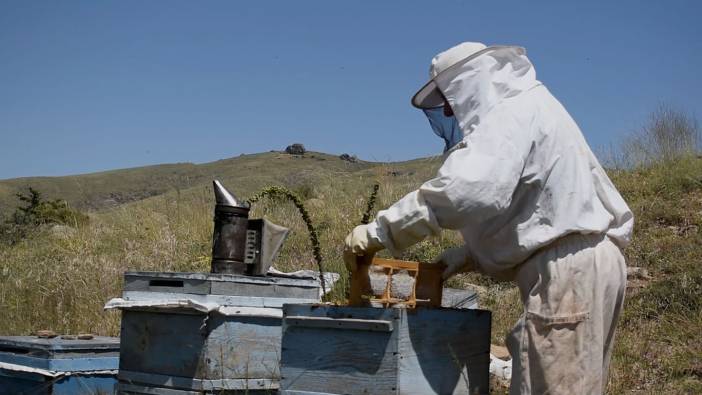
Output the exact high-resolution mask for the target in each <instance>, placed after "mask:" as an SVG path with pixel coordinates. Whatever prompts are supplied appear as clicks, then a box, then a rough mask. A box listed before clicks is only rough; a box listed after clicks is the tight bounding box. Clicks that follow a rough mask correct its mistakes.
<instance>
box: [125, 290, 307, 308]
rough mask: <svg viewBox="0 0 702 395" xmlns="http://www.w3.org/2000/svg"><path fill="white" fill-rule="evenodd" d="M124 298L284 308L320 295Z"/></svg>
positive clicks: (142, 295)
mask: <svg viewBox="0 0 702 395" xmlns="http://www.w3.org/2000/svg"><path fill="white" fill-rule="evenodd" d="M122 297H123V298H124V299H128V300H171V299H191V300H193V301H195V302H198V303H216V304H219V305H222V306H242V307H272V308H282V307H283V305H284V304H286V303H315V302H318V301H319V295H317V296H316V297H315V298H313V299H310V298H264V297H258V296H229V295H196V294H184V293H167V292H141V291H125V292H123V293H122Z"/></svg>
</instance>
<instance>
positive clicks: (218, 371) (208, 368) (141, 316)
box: [120, 310, 282, 379]
mask: <svg viewBox="0 0 702 395" xmlns="http://www.w3.org/2000/svg"><path fill="white" fill-rule="evenodd" d="M280 326H281V318H280V317H274V316H272V315H271V314H269V313H268V312H267V311H266V312H265V315H264V316H255V315H253V313H252V312H249V314H247V315H222V314H216V313H211V314H209V315H206V314H199V315H183V314H172V313H156V312H142V311H131V310H129V311H124V312H123V318H122V337H123V339H124V341H123V343H122V355H121V360H120V370H129V371H136V372H144V373H151V374H161V375H168V376H179V377H190V378H198V379H244V378H256V379H277V378H278V377H279V376H280V372H279V367H278V364H279V359H280V343H281V335H282V333H281V328H280Z"/></svg>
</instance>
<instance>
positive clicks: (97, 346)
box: [0, 336, 119, 353]
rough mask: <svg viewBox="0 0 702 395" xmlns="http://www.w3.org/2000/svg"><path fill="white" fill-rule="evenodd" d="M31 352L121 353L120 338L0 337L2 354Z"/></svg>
mask: <svg viewBox="0 0 702 395" xmlns="http://www.w3.org/2000/svg"><path fill="white" fill-rule="evenodd" d="M30 351H119V338H117V337H107V336H95V337H93V338H92V339H90V340H79V339H61V337H55V338H53V339H44V338H38V337H36V336H0V352H16V353H27V352H30Z"/></svg>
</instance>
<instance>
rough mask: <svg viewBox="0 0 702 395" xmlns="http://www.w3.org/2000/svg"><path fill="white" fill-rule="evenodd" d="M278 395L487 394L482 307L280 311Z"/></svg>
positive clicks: (486, 316) (486, 318) (486, 329)
mask: <svg viewBox="0 0 702 395" xmlns="http://www.w3.org/2000/svg"><path fill="white" fill-rule="evenodd" d="M283 312H284V319H283V342H282V352H281V366H280V369H281V376H282V379H281V393H282V394H284V395H303V394H304V395H307V394H309V395H311V394H315V395H321V394H326V395H340V394H346V395H360V394H363V395H381V394H382V395H387V394H398V395H420V394H421V395H427V394H441V395H445V394H451V395H459V394H461V395H463V394H466V395H467V394H474V393H479V394H487V393H488V391H489V364H490V326H491V313H490V312H489V311H485V310H459V309H443V308H441V309H434V308H421V307H420V308H417V309H405V308H372V307H343V306H326V305H309V304H308V305H285V306H284V307H283Z"/></svg>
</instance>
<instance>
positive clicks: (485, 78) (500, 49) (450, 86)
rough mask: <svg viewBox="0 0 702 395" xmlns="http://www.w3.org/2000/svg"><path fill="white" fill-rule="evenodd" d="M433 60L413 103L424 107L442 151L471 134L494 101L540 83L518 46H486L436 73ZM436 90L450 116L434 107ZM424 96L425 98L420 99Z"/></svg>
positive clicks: (496, 102) (517, 93)
mask: <svg viewBox="0 0 702 395" xmlns="http://www.w3.org/2000/svg"><path fill="white" fill-rule="evenodd" d="M465 45H466V43H464V44H461V45H459V46H456V47H454V48H452V49H449V50H448V51H445V52H444V53H450V52H451V51H452V50H455V48H459V47H461V46H465ZM478 48H479V47H478ZM476 49H477V48H476ZM444 53H442V54H444ZM442 54H439V55H437V57H435V59H436V58H439V57H441V56H442ZM454 58H455V57H454ZM435 63H436V60H435V61H434V62H433V63H432V74H433V75H431V77H432V78H431V80H430V81H429V83H427V84H426V85H425V86H424V87H423V88H422V89H421V90H420V91H419V92H418V93H417V94H416V95H415V97H414V98H413V100H412V103H413V105H415V106H416V107H419V108H422V109H423V110H424V112H425V114H426V115H427V117H428V118H429V122H430V124H431V125H432V128H433V129H434V132H435V133H436V134H437V135H439V136H440V137H442V138H444V140H445V141H446V148H445V151H446V150H448V149H450V148H451V147H453V146H455V145H456V144H457V143H459V142H460V141H462V140H463V138H464V137H465V136H467V135H468V134H470V133H471V132H472V131H473V130H474V129H475V128H476V127H477V126H478V125H479V124H480V120H481V118H484V116H485V115H486V114H487V113H488V112H489V111H490V110H491V109H492V108H493V107H494V106H495V105H496V104H498V103H500V102H501V101H502V100H504V99H506V98H510V97H514V96H516V95H519V94H520V93H521V92H524V91H527V90H529V89H531V88H533V87H535V86H538V85H540V84H541V83H540V82H539V81H538V80H537V79H536V72H535V70H534V66H533V65H532V64H531V62H530V61H529V59H528V58H527V56H526V50H525V49H524V48H521V47H513V46H495V47H485V48H484V49H482V50H479V51H477V52H475V53H472V54H470V56H467V57H465V58H463V59H458V60H455V61H454V62H453V63H452V64H450V65H449V66H448V67H445V68H444V69H443V70H441V71H440V72H438V73H436V72H435V71H434V64H435ZM432 90H433V91H434V92H433V93H432V92H431V91H432ZM438 92H440V93H441V94H443V96H444V97H446V100H447V101H448V102H449V105H450V106H451V109H452V110H453V113H454V115H453V117H445V116H443V111H442V109H441V107H435V106H436V105H437V101H436V99H435V97H436V96H437V94H438ZM439 97H440V95H439ZM423 98H426V99H425V100H423V102H422V99H423ZM424 104H428V105H424ZM432 106H434V107H432ZM437 126H438V127H437Z"/></svg>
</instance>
